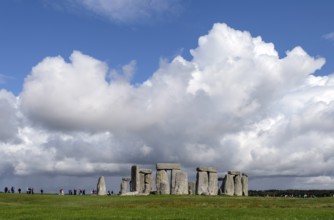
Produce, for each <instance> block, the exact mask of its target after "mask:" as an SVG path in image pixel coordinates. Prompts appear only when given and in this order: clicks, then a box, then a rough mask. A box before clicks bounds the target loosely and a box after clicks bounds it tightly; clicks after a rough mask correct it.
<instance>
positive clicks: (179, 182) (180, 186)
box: [174, 170, 188, 195]
mask: <svg viewBox="0 0 334 220" xmlns="http://www.w3.org/2000/svg"><path fill="white" fill-rule="evenodd" d="M174 194H176V195H187V194H188V174H187V173H186V172H183V171H181V170H178V171H175V189H174Z"/></svg>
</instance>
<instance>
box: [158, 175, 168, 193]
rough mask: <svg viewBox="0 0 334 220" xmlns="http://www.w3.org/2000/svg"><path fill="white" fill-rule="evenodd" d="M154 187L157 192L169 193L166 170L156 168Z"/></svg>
mask: <svg viewBox="0 0 334 220" xmlns="http://www.w3.org/2000/svg"><path fill="white" fill-rule="evenodd" d="M156 181H157V182H156V187H157V193H158V194H163V195H166V194H170V185H169V178H168V174H167V172H166V170H158V171H157V177H156Z"/></svg>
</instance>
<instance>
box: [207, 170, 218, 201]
mask: <svg viewBox="0 0 334 220" xmlns="http://www.w3.org/2000/svg"><path fill="white" fill-rule="evenodd" d="M208 175H209V183H208V184H209V185H208V191H209V195H213V196H215V195H217V194H218V175H217V173H213V172H209V173H208Z"/></svg>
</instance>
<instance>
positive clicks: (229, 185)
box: [223, 174, 234, 196]
mask: <svg viewBox="0 0 334 220" xmlns="http://www.w3.org/2000/svg"><path fill="white" fill-rule="evenodd" d="M233 177H234V176H233V175H231V174H227V175H225V178H224V188H223V193H224V194H225V195H229V196H233V195H234V179H233Z"/></svg>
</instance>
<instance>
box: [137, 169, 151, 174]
mask: <svg viewBox="0 0 334 220" xmlns="http://www.w3.org/2000/svg"><path fill="white" fill-rule="evenodd" d="M139 173H143V174H151V173H152V170H151V169H139Z"/></svg>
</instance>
